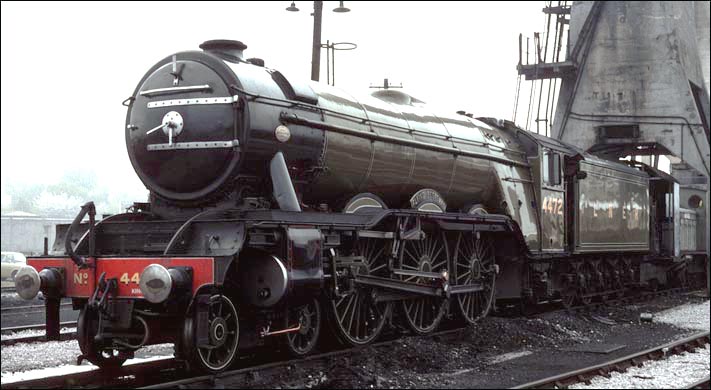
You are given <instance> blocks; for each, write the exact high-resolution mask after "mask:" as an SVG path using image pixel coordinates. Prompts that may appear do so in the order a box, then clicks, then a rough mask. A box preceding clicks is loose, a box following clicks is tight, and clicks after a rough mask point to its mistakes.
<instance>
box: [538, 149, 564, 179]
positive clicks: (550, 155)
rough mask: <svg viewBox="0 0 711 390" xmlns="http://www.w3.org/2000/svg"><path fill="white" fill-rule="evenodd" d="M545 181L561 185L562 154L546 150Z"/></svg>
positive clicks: (544, 160) (544, 155)
mask: <svg viewBox="0 0 711 390" xmlns="http://www.w3.org/2000/svg"><path fill="white" fill-rule="evenodd" d="M542 170H543V183H544V184H547V185H551V186H557V185H560V184H561V182H562V180H561V163H560V154H559V153H556V152H554V151H551V150H546V151H545V152H544V154H543V167H542Z"/></svg>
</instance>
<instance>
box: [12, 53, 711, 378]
mask: <svg viewBox="0 0 711 390" xmlns="http://www.w3.org/2000/svg"><path fill="white" fill-rule="evenodd" d="M200 48H201V49H203V50H202V51H186V52H179V53H176V54H173V55H170V56H168V57H166V58H164V59H163V60H161V61H159V62H158V63H157V64H155V65H154V66H153V67H152V68H151V69H150V70H148V72H147V73H146V74H145V76H144V77H143V79H142V80H141V81H140V82H139V83H138V86H137V88H136V89H135V91H134V93H133V94H132V95H131V97H129V98H128V99H126V101H125V102H124V104H125V105H126V106H127V107H128V113H127V116H126V126H125V135H126V146H127V150H128V154H129V157H130V160H131V163H132V165H133V168H134V169H135V171H136V174H137V175H138V176H139V177H140V179H141V180H142V181H143V183H144V184H145V186H146V187H147V188H148V189H149V190H150V199H149V202H145V203H144V202H139V203H135V204H134V205H133V206H132V207H131V208H130V209H129V210H127V212H126V213H124V214H119V215H113V216H108V217H105V218H103V219H101V220H97V219H96V210H95V209H94V206H93V203H91V202H89V203H87V204H85V205H84V206H83V207H82V209H81V212H80V213H79V215H77V217H76V219H75V220H74V222H73V223H72V224H70V225H58V226H57V240H56V242H55V244H54V247H53V248H52V251H51V253H49V252H48V253H46V254H45V256H40V257H34V258H30V259H28V264H29V265H30V266H29V267H26V268H24V269H23V270H22V271H21V272H20V273H19V274H18V275H17V277H16V279H15V280H16V289H17V292H18V293H19V295H20V296H22V297H24V298H27V299H31V298H33V297H35V296H36V295H37V294H38V292H39V291H42V293H43V295H44V297H45V299H46V305H47V314H48V316H47V326H48V329H55V328H57V327H58V323H59V322H58V307H59V305H58V303H59V299H61V298H63V297H70V298H71V299H72V302H73V306H74V308H75V309H78V310H81V311H80V316H79V320H78V340H79V345H80V347H81V351H82V358H85V359H88V360H89V361H91V362H92V363H94V364H96V365H99V366H118V365H121V364H122V363H123V362H124V361H125V360H126V359H127V358H130V357H131V356H132V355H133V353H134V351H136V350H137V349H139V348H141V347H143V346H145V345H149V344H155V343H162V342H170V343H174V344H175V348H176V358H177V359H179V360H181V361H184V362H185V363H186V364H187V365H188V366H189V367H190V368H191V369H195V370H202V371H208V372H217V371H221V370H224V369H225V368H227V367H228V366H229V365H230V364H231V363H232V362H233V361H234V360H235V357H236V356H238V353H239V352H238V351H241V350H244V349H247V348H250V347H252V346H258V345H263V344H265V343H271V342H272V341H278V342H280V343H283V345H285V346H286V349H287V350H288V351H289V352H291V353H292V354H294V355H296V356H303V355H306V354H308V353H310V352H311V351H313V349H314V348H315V346H316V345H317V341H318V339H319V336H320V335H321V334H322V333H324V332H326V331H330V332H332V333H333V334H335V335H336V336H337V338H338V339H339V340H340V341H342V342H343V343H346V344H349V345H364V344H367V343H369V342H371V341H373V340H375V339H376V338H377V337H378V336H379V335H380V334H381V332H382V331H383V329H385V328H386V324H389V323H393V322H398V323H401V324H403V325H405V326H407V327H409V328H410V329H411V330H412V331H413V332H415V333H418V334H426V333H430V332H432V331H434V330H435V329H436V328H437V327H438V325H439V324H440V322H441V321H442V319H443V318H445V317H457V318H461V319H463V320H465V321H467V322H469V323H475V322H476V321H477V320H478V319H480V318H482V317H484V316H486V315H487V313H488V312H489V311H490V308H491V307H492V306H493V303H494V302H495V300H496V301H497V302H498V301H500V302H506V301H517V302H523V304H524V305H536V304H539V303H541V302H548V301H560V302H562V304H563V305H566V306H569V305H573V304H576V303H577V302H581V303H589V302H591V301H592V300H604V299H607V298H609V297H613V296H621V295H624V294H626V293H627V292H629V291H630V289H632V288H634V289H638V288H658V287H659V286H662V285H672V284H678V285H682V284H684V283H686V278H687V276H688V275H689V274H694V275H695V274H698V273H700V272H703V268H702V267H703V264H704V259H705V258H704V257H703V256H704V255H703V252H702V249H701V248H702V247H701V246H700V245H697V243H696V241H695V240H696V235H698V236H699V237H702V236H703V232H702V231H701V230H702V227H703V226H704V224H703V222H701V221H697V219H698V218H702V214H700V213H699V214H698V215H697V213H696V211H695V210H685V209H681V208H680V207H679V197H678V194H679V189H678V184H677V183H676V182H675V180H674V179H673V178H672V177H670V176H669V175H667V174H665V173H664V172H661V171H659V170H657V169H654V168H652V167H650V166H646V165H644V164H641V163H637V162H629V163H628V164H624V163H620V162H611V161H607V160H603V159H600V158H597V157H595V156H592V155H590V154H587V153H585V152H584V151H581V150H578V149H577V148H575V147H573V146H570V145H567V144H564V143H562V142H560V141H557V140H554V139H550V138H546V137H542V136H540V135H536V134H532V133H529V132H526V131H523V130H521V129H519V128H517V127H516V126H515V125H514V124H513V123H511V122H508V121H503V120H497V119H493V118H477V119H475V118H473V117H472V116H471V115H469V114H465V113H461V112H460V113H452V114H450V113H442V112H433V111H431V110H430V109H429V108H428V107H427V105H426V104H424V103H423V102H422V101H420V100H418V99H416V98H414V97H412V96H409V95H407V94H405V93H403V92H400V91H394V90H387V89H386V90H379V91H377V92H374V93H373V94H372V96H366V97H359V98H355V97H353V96H351V95H349V94H348V93H346V92H344V91H342V90H339V89H337V88H335V87H331V86H327V85H323V84H319V83H312V82H308V83H307V82H303V81H300V80H297V79H292V78H287V77H286V76H285V75H283V74H282V73H281V72H279V71H278V70H274V69H271V68H268V67H266V66H265V65H264V62H263V61H262V60H259V59H253V58H252V59H246V60H245V59H244V56H243V51H244V49H246V46H245V45H244V44H242V43H241V42H237V41H228V40H214V41H207V42H205V43H203V44H202V45H200ZM87 215H88V222H82V221H83V220H84V219H85V217H86V216H87ZM682 219H683V220H684V221H686V222H685V225H684V226H685V227H684V229H683V230H682V229H680V228H678V226H677V225H678V224H676V223H675V222H679V221H680V220H682ZM682 233H683V234H682ZM684 235H685V236H684ZM687 236H688V237H691V238H692V239H691V241H693V242H694V243H693V244H690V245H687V246H686V247H684V248H683V250H682V248H681V246H680V242H682V239H684V237H687ZM688 237H687V238H688ZM684 242H689V240H688V239H685V241H684ZM697 249H698V250H697ZM700 264H701V265H700ZM326 325H328V327H327V326H326Z"/></svg>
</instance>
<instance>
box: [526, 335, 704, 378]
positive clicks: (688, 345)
mask: <svg viewBox="0 0 711 390" xmlns="http://www.w3.org/2000/svg"><path fill="white" fill-rule="evenodd" d="M708 342H709V332H701V333H697V334H695V335H692V336H689V337H686V338H684V339H681V340H677V341H673V342H671V343H667V344H664V345H660V346H658V347H654V348H650V349H647V350H645V351H642V352H638V353H634V354H631V355H628V356H624V357H621V358H618V359H615V360H611V361H609V362H606V363H602V364H596V365H594V366H589V367H585V368H582V369H579V370H575V371H570V372H566V373H563V374H559V375H555V376H552V377H548V378H544V379H540V380H537V381H534V382H529V383H525V384H523V385H520V386H516V387H513V389H550V388H558V389H561V388H567V387H568V386H570V385H573V384H576V383H584V382H589V381H590V380H591V379H592V378H594V377H596V376H609V374H610V373H611V372H624V371H625V370H626V369H627V368H629V367H632V366H639V365H641V364H642V363H643V362H645V361H648V360H660V359H663V358H665V357H667V356H670V355H673V354H680V353H682V352H685V351H693V350H695V349H696V348H698V347H702V346H703V345H705V344H707V343H708ZM702 382H703V381H701V382H699V384H693V386H697V385H700V386H703V383H702ZM706 383H708V378H707V379H706ZM689 388H697V387H689ZM706 388H708V387H706Z"/></svg>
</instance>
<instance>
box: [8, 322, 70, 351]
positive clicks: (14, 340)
mask: <svg viewBox="0 0 711 390" xmlns="http://www.w3.org/2000/svg"><path fill="white" fill-rule="evenodd" d="M59 325H60V329H61V328H71V327H74V328H76V326H77V323H76V321H66V322H60V323H59ZM43 329H45V325H44V324H36V325H27V326H12V327H8V328H2V331H1V332H0V333H2V335H11V334H13V333H20V332H24V331H28V330H43ZM75 338H76V331H75V332H66V333H60V334H59V340H60V341H66V340H74V339H75ZM45 341H47V336H46V334H38V335H29V336H17V337H8V338H5V339H3V340H2V341H0V345H2V346H3V347H5V346H8V345H13V344H19V343H41V342H45Z"/></svg>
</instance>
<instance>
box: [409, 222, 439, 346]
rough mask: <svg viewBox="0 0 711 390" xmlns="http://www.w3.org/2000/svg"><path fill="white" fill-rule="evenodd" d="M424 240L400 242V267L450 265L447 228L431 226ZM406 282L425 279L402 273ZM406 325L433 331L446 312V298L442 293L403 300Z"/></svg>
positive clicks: (421, 268) (436, 268)
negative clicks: (441, 295) (445, 229)
mask: <svg viewBox="0 0 711 390" xmlns="http://www.w3.org/2000/svg"><path fill="white" fill-rule="evenodd" d="M426 234H427V236H426V237H425V238H424V239H421V240H406V241H403V242H402V244H401V246H400V255H399V268H400V269H402V270H404V271H424V272H442V271H444V270H446V269H447V267H448V266H449V250H448V248H447V240H446V239H445V235H444V232H441V231H437V230H435V229H430V231H428V232H427V233H426ZM403 280H404V281H406V282H422V283H427V282H426V281H425V280H422V277H418V276H403ZM400 304H401V307H402V311H403V314H404V317H405V321H406V323H407V325H408V326H409V327H410V329H412V330H413V331H414V332H415V333H418V334H427V333H430V332H433V331H434V330H435V329H436V328H437V326H438V325H439V323H440V322H441V321H442V317H443V316H444V312H445V308H446V304H447V300H445V299H442V298H439V297H423V298H414V299H406V300H403V301H402V302H401V303H400Z"/></svg>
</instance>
